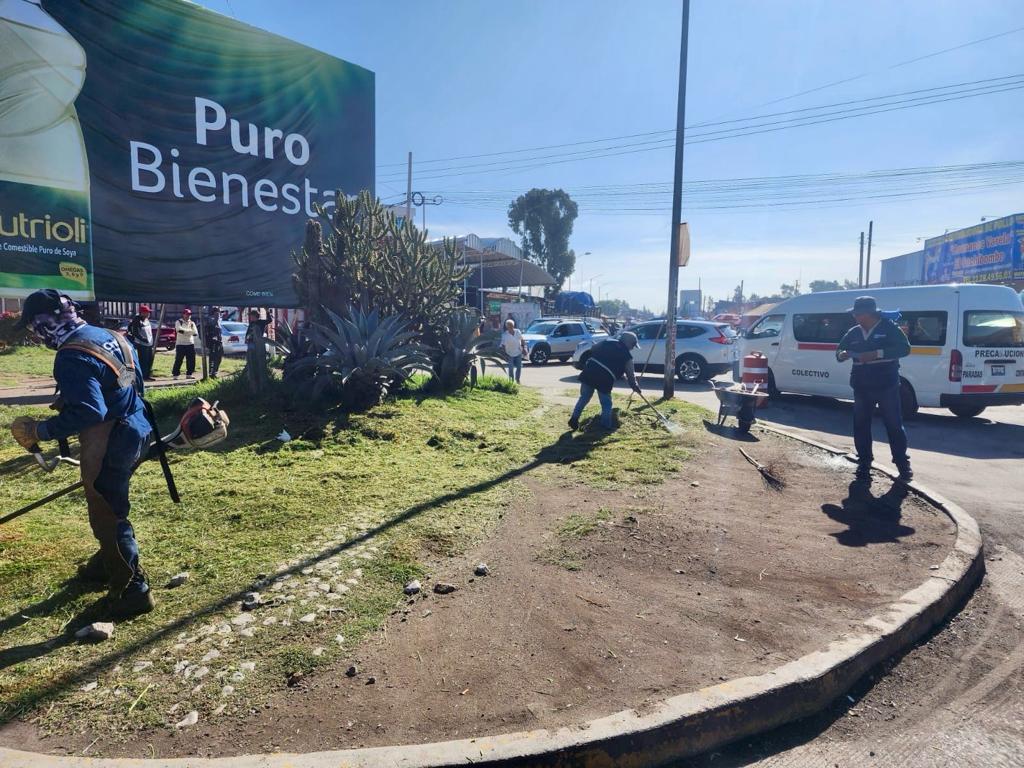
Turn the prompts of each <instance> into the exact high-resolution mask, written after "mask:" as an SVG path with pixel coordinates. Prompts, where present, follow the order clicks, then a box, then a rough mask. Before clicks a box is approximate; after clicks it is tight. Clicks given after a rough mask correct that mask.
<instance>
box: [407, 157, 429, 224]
mask: <svg viewBox="0 0 1024 768" xmlns="http://www.w3.org/2000/svg"><path fill="white" fill-rule="evenodd" d="M425 215H426V214H425V213H424V216H425ZM405 220H406V221H407V222H409V223H410V224H412V152H410V153H409V173H408V176H407V180H406V187H405ZM425 226H426V220H424V227H425Z"/></svg>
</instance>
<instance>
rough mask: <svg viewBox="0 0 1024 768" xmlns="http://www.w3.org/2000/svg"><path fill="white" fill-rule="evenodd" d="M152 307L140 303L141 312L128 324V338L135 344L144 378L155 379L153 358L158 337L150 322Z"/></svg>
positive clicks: (147, 379)
mask: <svg viewBox="0 0 1024 768" xmlns="http://www.w3.org/2000/svg"><path fill="white" fill-rule="evenodd" d="M149 316H150V309H149V306H148V305H146V304H140V305H139V313H138V314H137V315H135V317H133V318H132V321H131V322H130V323H129V324H128V340H129V341H130V342H131V343H132V344H134V345H135V351H136V353H137V354H138V356H139V365H140V366H141V368H142V378H143V379H145V380H146V381H154V379H153V360H154V359H155V357H156V337H157V334H156V333H155V332H154V330H153V324H152V323H150V322H149Z"/></svg>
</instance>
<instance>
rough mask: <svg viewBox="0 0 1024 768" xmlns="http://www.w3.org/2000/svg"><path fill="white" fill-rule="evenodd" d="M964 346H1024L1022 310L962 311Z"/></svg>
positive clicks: (1023, 315)
mask: <svg viewBox="0 0 1024 768" xmlns="http://www.w3.org/2000/svg"><path fill="white" fill-rule="evenodd" d="M964 346H966V347H1024V312H1006V311H989V310H984V311H980V312H964Z"/></svg>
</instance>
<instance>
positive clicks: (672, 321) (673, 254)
mask: <svg viewBox="0 0 1024 768" xmlns="http://www.w3.org/2000/svg"><path fill="white" fill-rule="evenodd" d="M689 28H690V0H683V25H682V32H681V34H680V40H679V93H678V95H677V97H676V159H675V176H674V179H673V184H672V241H671V244H670V245H669V255H668V301H667V302H666V305H665V382H664V388H663V390H662V394H663V395H664V396H665V397H666V398H669V397H673V396H674V395H675V391H676V388H675V374H676V306H677V302H678V301H679V264H678V261H677V259H678V253H679V235H680V232H679V225H680V222H681V220H682V207H683V138H684V134H685V124H686V51H687V38H688V34H689Z"/></svg>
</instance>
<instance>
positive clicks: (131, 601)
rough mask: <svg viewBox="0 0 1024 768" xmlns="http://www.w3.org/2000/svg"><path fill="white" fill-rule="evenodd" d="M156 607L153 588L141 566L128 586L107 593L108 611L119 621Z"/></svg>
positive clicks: (111, 616)
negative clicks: (150, 586)
mask: <svg viewBox="0 0 1024 768" xmlns="http://www.w3.org/2000/svg"><path fill="white" fill-rule="evenodd" d="M155 607H156V602H155V601H154V600H153V590H151V589H150V588H149V583H148V581H147V580H146V574H145V572H144V571H143V570H142V569H141V568H140V569H139V572H138V574H137V575H136V577H135V578H133V579H132V580H131V582H129V584H128V586H127V587H125V588H124V589H122V590H120V592H118V591H117V590H111V591H110V593H109V594H108V595H107V613H108V615H109V616H110V618H112V619H115V620H117V621H126V620H127V619H132V618H135V617H136V616H141V615H142V614H144V613H149V612H150V611H152V610H153V609H154V608H155Z"/></svg>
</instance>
